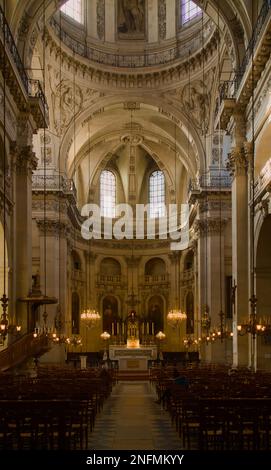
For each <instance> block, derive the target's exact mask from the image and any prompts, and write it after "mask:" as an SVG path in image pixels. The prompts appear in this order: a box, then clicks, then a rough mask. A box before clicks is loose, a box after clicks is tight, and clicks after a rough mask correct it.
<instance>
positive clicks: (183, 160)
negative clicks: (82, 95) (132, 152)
mask: <svg viewBox="0 0 271 470" xmlns="http://www.w3.org/2000/svg"><path fill="white" fill-rule="evenodd" d="M125 107H126V105H125V104H124V103H123V102H119V101H118V102H117V101H115V102H114V103H112V104H111V105H107V106H106V107H105V108H103V111H102V112H100V113H98V114H96V115H94V116H92V117H91V118H86V119H85V120H84V117H85V116H88V115H89V113H88V112H85V116H81V117H80V122H76V123H75V126H73V125H71V126H70V127H69V129H68V131H67V132H66V134H65V136H64V138H63V139H62V147H61V150H60V152H59V154H60V155H61V161H60V168H61V171H63V172H65V173H66V174H67V175H68V177H69V178H73V177H74V175H75V174H76V173H77V172H79V173H80V174H81V177H80V178H81V179H80V184H81V189H80V193H81V198H85V197H86V196H87V192H88V188H89V186H90V185H91V184H94V185H95V184H96V180H95V178H97V175H98V174H99V172H100V171H101V170H102V169H103V168H105V167H106V165H107V163H108V161H110V160H111V158H112V157H113V156H114V155H118V154H119V153H121V152H122V151H123V148H125V146H126V145H128V144H127V140H128V141H129V139H130V138H131V137H132V139H133V140H136V141H137V142H138V144H139V146H140V148H141V149H143V150H144V152H145V153H146V154H148V155H150V157H152V158H153V160H154V162H155V163H156V164H157V166H158V167H159V168H160V169H163V171H164V172H165V173H166V175H167V181H168V185H169V186H170V185H171V186H173V184H174V183H173V182H174V179H175V174H174V171H175V170H174V168H175V159H176V162H177V164H178V167H179V168H180V172H181V173H183V174H186V175H187V177H188V178H192V179H195V178H196V176H197V174H198V173H199V172H200V170H201V169H202V167H203V165H204V152H203V149H202V152H201V154H199V153H198V148H199V147H200V144H199V142H195V140H194V139H193V136H192V134H191V133H190V132H189V131H188V128H187V127H186V126H184V125H183V124H182V123H180V122H179V123H178V122H177V123H175V122H174V121H173V120H172V119H170V118H169V117H168V116H165V115H162V114H160V113H159V109H158V108H157V107H155V106H153V105H152V106H151V105H149V104H146V103H137V109H132V110H131V109H125ZM74 142H75V145H74Z"/></svg>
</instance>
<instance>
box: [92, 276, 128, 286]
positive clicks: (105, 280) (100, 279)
mask: <svg viewBox="0 0 271 470" xmlns="http://www.w3.org/2000/svg"><path fill="white" fill-rule="evenodd" d="M122 282H123V276H122V275H121V274H115V275H111V274H98V275H97V284H106V285H108V284H109V285H119V284H121V283H122Z"/></svg>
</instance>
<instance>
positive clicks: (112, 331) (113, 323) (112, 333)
mask: <svg viewBox="0 0 271 470" xmlns="http://www.w3.org/2000/svg"><path fill="white" fill-rule="evenodd" d="M112 336H114V323H112Z"/></svg>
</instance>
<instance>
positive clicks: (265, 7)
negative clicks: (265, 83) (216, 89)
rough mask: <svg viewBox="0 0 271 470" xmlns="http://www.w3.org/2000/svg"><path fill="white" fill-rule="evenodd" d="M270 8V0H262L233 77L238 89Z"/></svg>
mask: <svg viewBox="0 0 271 470" xmlns="http://www.w3.org/2000/svg"><path fill="white" fill-rule="evenodd" d="M270 9H271V0H264V1H263V5H262V8H261V11H260V14H259V16H258V18H257V22H256V25H255V27H254V30H253V33H252V37H251V40H250V41H249V44H248V47H247V49H246V53H245V56H244V58H243V61H242V64H241V67H240V69H239V70H238V72H237V74H236V77H235V78H236V88H237V90H238V88H239V86H240V84H241V81H242V78H243V76H244V73H245V71H246V69H247V66H248V64H249V62H250V60H251V58H252V55H253V53H254V51H255V49H256V46H257V43H258V39H259V37H260V35H261V32H262V30H263V27H264V25H265V23H266V18H267V15H268V13H269V10H270Z"/></svg>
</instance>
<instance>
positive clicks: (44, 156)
mask: <svg viewBox="0 0 271 470" xmlns="http://www.w3.org/2000/svg"><path fill="white" fill-rule="evenodd" d="M52 161H53V155H52V148H51V147H45V148H44V147H41V163H42V164H46V165H49V164H50V163H52Z"/></svg>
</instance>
